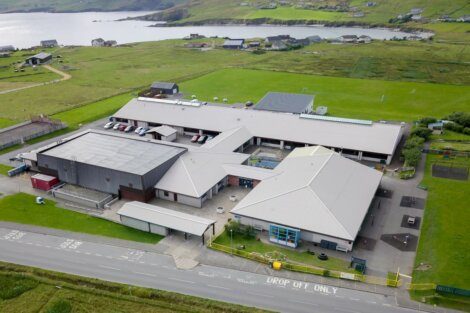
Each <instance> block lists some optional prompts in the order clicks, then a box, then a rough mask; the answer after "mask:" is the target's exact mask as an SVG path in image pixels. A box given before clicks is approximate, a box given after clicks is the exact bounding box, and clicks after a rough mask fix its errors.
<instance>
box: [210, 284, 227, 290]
mask: <svg viewBox="0 0 470 313" xmlns="http://www.w3.org/2000/svg"><path fill="white" fill-rule="evenodd" d="M207 286H208V287H211V288H217V289H224V290H231V289H230V288H227V287H222V286H216V285H209V284H208V285H207Z"/></svg>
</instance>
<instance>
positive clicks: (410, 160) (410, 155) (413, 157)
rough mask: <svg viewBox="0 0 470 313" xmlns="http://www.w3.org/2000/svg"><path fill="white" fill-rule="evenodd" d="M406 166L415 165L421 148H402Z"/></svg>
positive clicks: (419, 156) (419, 158)
mask: <svg viewBox="0 0 470 313" xmlns="http://www.w3.org/2000/svg"><path fill="white" fill-rule="evenodd" d="M403 156H404V157H405V165H406V166H417V165H418V163H419V160H421V150H420V149H419V148H416V147H415V148H411V149H406V150H403Z"/></svg>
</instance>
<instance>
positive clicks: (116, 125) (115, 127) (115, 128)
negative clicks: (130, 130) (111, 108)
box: [113, 123, 121, 130]
mask: <svg viewBox="0 0 470 313" xmlns="http://www.w3.org/2000/svg"><path fill="white" fill-rule="evenodd" d="M119 126H121V123H116V124H114V126H113V129H114V130H118V129H119Z"/></svg>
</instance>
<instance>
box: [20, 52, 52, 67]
mask: <svg viewBox="0 0 470 313" xmlns="http://www.w3.org/2000/svg"><path fill="white" fill-rule="evenodd" d="M51 60H52V54H50V53H45V52H41V53H38V54H36V55H33V56H31V57H29V58H27V59H26V61H25V62H26V64H28V65H42V64H47V63H48V62H50V61H51Z"/></svg>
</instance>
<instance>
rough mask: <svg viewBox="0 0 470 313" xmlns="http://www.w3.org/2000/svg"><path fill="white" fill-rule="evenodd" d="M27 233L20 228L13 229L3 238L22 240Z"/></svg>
mask: <svg viewBox="0 0 470 313" xmlns="http://www.w3.org/2000/svg"><path fill="white" fill-rule="evenodd" d="M24 235H26V233H24V232H22V231H19V230H12V231H11V232H9V233H8V234H6V235H5V236H3V239H5V240H20V239H21V238H23V236H24Z"/></svg>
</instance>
